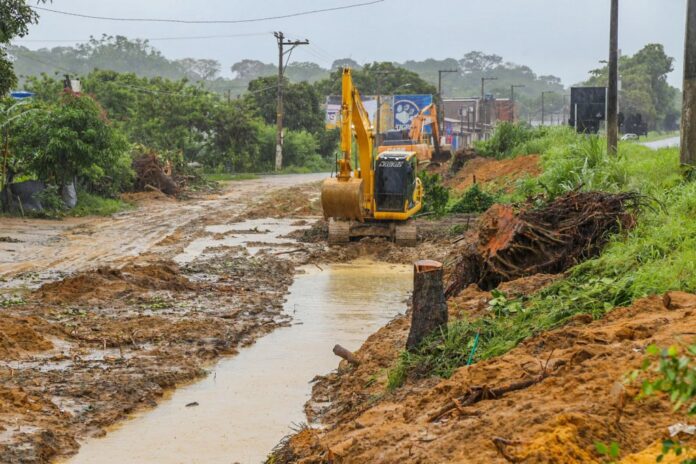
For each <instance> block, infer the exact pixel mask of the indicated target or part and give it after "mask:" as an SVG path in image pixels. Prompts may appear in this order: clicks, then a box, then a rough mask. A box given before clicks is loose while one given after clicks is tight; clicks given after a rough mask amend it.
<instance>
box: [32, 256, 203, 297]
mask: <svg viewBox="0 0 696 464" xmlns="http://www.w3.org/2000/svg"><path fill="white" fill-rule="evenodd" d="M197 287H198V286H197V285H196V284H194V283H193V282H191V281H190V280H189V279H187V278H186V277H184V276H183V275H181V271H180V270H179V268H178V266H177V265H176V264H174V263H172V262H158V263H153V264H148V265H146V266H137V265H133V264H130V265H127V266H125V267H124V268H121V269H114V268H109V267H101V268H98V269H95V270H91V271H87V272H81V273H79V274H77V275H74V276H71V277H68V278H66V279H63V280H60V281H58V282H51V283H48V284H44V285H43V286H41V287H40V288H39V289H38V290H37V291H36V292H35V293H34V297H35V298H36V299H38V300H41V301H42V302H44V303H50V304H75V303H80V302H83V303H84V302H104V301H108V300H109V299H110V298H126V297H129V296H133V295H136V294H142V293H145V292H148V291H152V290H170V291H177V292H181V291H187V290H190V291H192V290H195V289H196V288H197Z"/></svg>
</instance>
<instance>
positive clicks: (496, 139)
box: [475, 122, 546, 159]
mask: <svg viewBox="0 0 696 464" xmlns="http://www.w3.org/2000/svg"><path fill="white" fill-rule="evenodd" d="M543 135H546V129H545V128H543V127H542V128H536V129H535V128H533V127H532V126H530V125H527V124H514V123H511V122H502V123H500V124H498V126H497V127H496V129H495V132H493V135H492V136H491V138H490V139H488V140H485V141H481V142H477V143H476V144H475V147H476V151H477V152H478V153H479V154H481V155H482V156H491V157H495V158H498V159H500V158H506V157H509V156H512V155H517V153H515V152H514V151H515V148H516V147H518V146H519V145H521V144H523V143H524V142H527V141H528V140H530V139H532V138H539V137H542V136H543Z"/></svg>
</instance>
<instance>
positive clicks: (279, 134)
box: [273, 32, 309, 171]
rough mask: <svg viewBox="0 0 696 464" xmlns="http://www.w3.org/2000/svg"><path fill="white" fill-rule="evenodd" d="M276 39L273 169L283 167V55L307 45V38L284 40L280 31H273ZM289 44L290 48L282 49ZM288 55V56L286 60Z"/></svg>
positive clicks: (277, 169)
mask: <svg viewBox="0 0 696 464" xmlns="http://www.w3.org/2000/svg"><path fill="white" fill-rule="evenodd" d="M273 35H274V36H275V38H276V40H277V41H278V105H277V108H276V154H275V170H276V171H280V170H281V169H282V168H283V74H284V73H285V66H286V64H285V55H286V54H289V53H292V51H293V49H294V48H295V47H297V46H298V45H308V44H309V40H285V36H284V35H283V33H282V32H274V33H273ZM286 45H289V46H290V48H289V49H287V50H283V48H284V47H285V46H286ZM289 59H290V57H289V56H288V60H289Z"/></svg>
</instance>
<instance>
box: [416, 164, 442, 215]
mask: <svg viewBox="0 0 696 464" xmlns="http://www.w3.org/2000/svg"><path fill="white" fill-rule="evenodd" d="M418 178H419V179H420V180H421V182H422V183H423V192H424V195H423V196H424V199H423V209H422V210H421V211H422V212H423V213H430V214H433V215H434V216H436V217H439V216H442V215H444V214H445V213H446V212H447V202H448V201H449V189H448V188H447V187H445V186H444V185H442V181H441V179H440V175H439V174H428V173H427V172H425V171H421V172H419V173H418Z"/></svg>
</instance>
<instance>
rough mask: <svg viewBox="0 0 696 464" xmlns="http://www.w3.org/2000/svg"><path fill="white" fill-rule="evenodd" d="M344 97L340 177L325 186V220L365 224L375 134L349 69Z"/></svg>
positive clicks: (371, 190) (370, 196)
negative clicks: (355, 153)
mask: <svg viewBox="0 0 696 464" xmlns="http://www.w3.org/2000/svg"><path fill="white" fill-rule="evenodd" d="M341 83H342V89H343V90H342V97H341V155H342V157H341V159H340V160H339V161H338V169H337V176H336V178H335V179H327V180H326V181H325V182H324V184H323V185H322V194H321V201H322V207H323V209H324V216H326V217H327V218H328V217H332V218H342V219H353V220H358V221H362V220H363V219H364V216H365V212H366V211H369V210H371V207H372V201H373V197H374V169H373V166H372V148H373V145H374V138H375V135H374V131H373V129H372V125H371V123H370V118H369V116H368V113H367V110H366V109H365V107H364V106H363V104H362V100H361V99H360V92H358V89H356V88H355V86H354V85H353V78H352V76H351V71H350V68H344V69H343V77H342V82H341ZM353 134H355V141H356V145H357V148H358V159H357V165H356V166H355V167H353V166H352V165H351V153H352V146H353Z"/></svg>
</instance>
